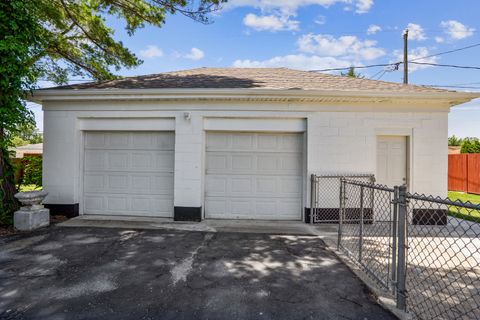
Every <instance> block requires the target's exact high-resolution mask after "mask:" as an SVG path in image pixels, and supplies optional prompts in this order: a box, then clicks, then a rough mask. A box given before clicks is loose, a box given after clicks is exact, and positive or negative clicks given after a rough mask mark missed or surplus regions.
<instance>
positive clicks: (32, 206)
mask: <svg viewBox="0 0 480 320" xmlns="http://www.w3.org/2000/svg"><path fill="white" fill-rule="evenodd" d="M47 194H48V193H47V192H45V191H30V192H19V193H17V194H16V195H15V198H17V199H18V200H19V201H20V202H21V203H22V207H21V208H20V210H18V211H16V212H15V213H14V215H13V225H14V227H15V229H17V230H20V231H32V230H35V229H38V228H42V227H46V226H48V225H50V210H49V209H46V208H44V207H43V205H42V204H41V203H42V201H43V199H45V197H46V196H47Z"/></svg>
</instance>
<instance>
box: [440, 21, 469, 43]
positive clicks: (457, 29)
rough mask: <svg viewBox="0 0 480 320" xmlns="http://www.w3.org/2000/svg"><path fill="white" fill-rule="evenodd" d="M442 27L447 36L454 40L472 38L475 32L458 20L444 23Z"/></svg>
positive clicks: (441, 24)
mask: <svg viewBox="0 0 480 320" xmlns="http://www.w3.org/2000/svg"><path fill="white" fill-rule="evenodd" d="M440 26H441V27H442V28H443V29H444V32H445V34H447V35H448V36H449V37H450V39H453V40H461V39H465V38H468V37H471V36H472V35H473V33H474V32H475V29H474V28H470V27H468V26H466V25H464V24H463V23H460V22H458V21H456V20H448V21H442V22H441V23H440Z"/></svg>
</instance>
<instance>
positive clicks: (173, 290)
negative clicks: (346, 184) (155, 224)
mask: <svg viewBox="0 0 480 320" xmlns="http://www.w3.org/2000/svg"><path fill="white" fill-rule="evenodd" d="M0 319H229V320H231V319H362V320H364V319H394V317H393V316H392V315H391V314H390V313H389V312H387V311H385V310H384V309H382V308H381V307H380V306H379V305H377V304H376V303H375V302H374V300H373V299H372V295H371V294H370V293H369V292H368V290H367V289H366V288H365V286H364V285H363V284H362V283H361V282H360V280H358V279H357V278H356V277H355V276H354V275H353V274H352V273H351V272H350V271H349V270H348V268H347V267H346V266H345V265H343V264H342V263H341V262H340V261H339V260H338V259H337V258H336V257H335V255H334V254H332V253H331V252H329V251H328V250H326V249H325V246H324V244H323V242H322V241H321V240H319V239H318V238H316V237H311V236H273V235H265V234H244V233H203V232H181V231H168V230H120V229H106V228H105V229H104V228H62V227H50V228H48V229H46V230H43V231H40V232H36V233H32V234H29V235H26V234H25V235H19V236H13V237H12V236H10V237H6V238H5V237H4V238H0Z"/></svg>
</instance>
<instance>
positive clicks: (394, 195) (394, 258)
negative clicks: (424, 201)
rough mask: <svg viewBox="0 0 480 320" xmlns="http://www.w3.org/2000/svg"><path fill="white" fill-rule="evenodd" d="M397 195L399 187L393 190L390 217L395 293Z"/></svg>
mask: <svg viewBox="0 0 480 320" xmlns="http://www.w3.org/2000/svg"><path fill="white" fill-rule="evenodd" d="M398 193H399V187H398V186H395V187H394V188H393V200H392V205H393V217H392V279H391V281H392V284H393V285H392V290H393V291H394V293H395V288H396V284H397V253H398V252H397V230H398Z"/></svg>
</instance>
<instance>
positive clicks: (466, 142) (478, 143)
mask: <svg viewBox="0 0 480 320" xmlns="http://www.w3.org/2000/svg"><path fill="white" fill-rule="evenodd" d="M460 153H480V140H479V139H478V138H465V139H463V143H462V147H461V148H460Z"/></svg>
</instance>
